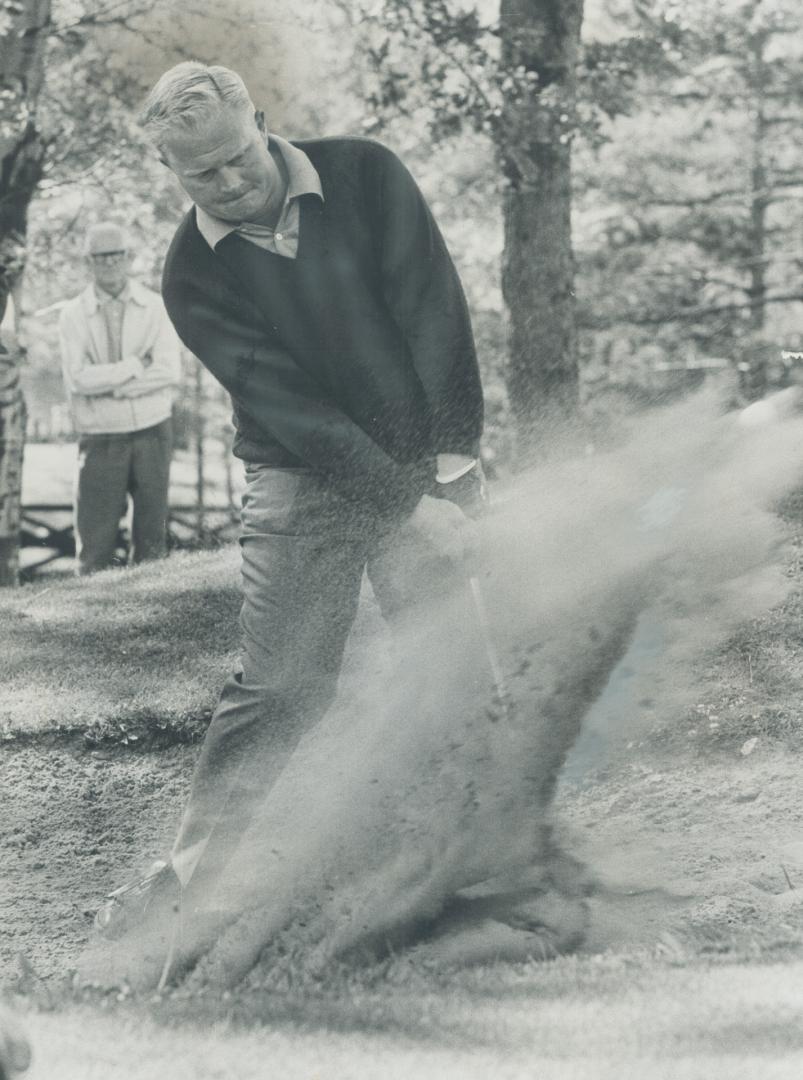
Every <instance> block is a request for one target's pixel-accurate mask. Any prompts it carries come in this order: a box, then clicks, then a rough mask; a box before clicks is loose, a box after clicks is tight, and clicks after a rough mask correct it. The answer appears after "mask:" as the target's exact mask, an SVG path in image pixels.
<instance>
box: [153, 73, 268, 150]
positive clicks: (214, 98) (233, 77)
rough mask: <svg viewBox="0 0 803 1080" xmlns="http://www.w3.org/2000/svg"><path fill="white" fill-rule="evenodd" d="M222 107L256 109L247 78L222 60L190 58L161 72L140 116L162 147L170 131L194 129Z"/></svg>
mask: <svg viewBox="0 0 803 1080" xmlns="http://www.w3.org/2000/svg"><path fill="white" fill-rule="evenodd" d="M221 109H232V110H235V111H242V112H246V111H248V112H250V113H252V114H253V113H254V111H255V110H254V103H253V102H252V100H251V95H250V94H249V93H248V89H247V87H246V85H245V83H244V82H243V80H242V79H241V78H240V76H239V75H238V74H237V72H236V71H231V70H230V69H229V68H226V67H221V66H220V65H219V64H214V65H209V64H201V63H199V62H198V61H196V60H186V61H184V63H181V64H176V66H175V67H172V68H170V70H169V71H166V72H165V73H164V75H162V76H161V78H160V79H159V81H158V82H157V83H156V85H155V86H154V88H153V89H152V90H151V92H150V94H148V97H147V98H146V100H145V104H144V105H143V107H142V111H141V113H140V117H139V120H140V123H141V124H142V126H143V128H144V129H145V133H146V135H147V136H148V138H149V139H150V141H151V142H152V143H153V144H154V145H155V146H156V147H157V149H158V150H160V151H161V150H162V149H163V145H164V142H165V139H166V137H167V135H168V133H169V132H170V131H175V130H176V129H177V128H178V129H183V130H184V131H188V130H189V131H191V130H193V129H194V128H197V127H198V126H199V125H200V124H201V123H203V121H204V120H207V119H209V117H211V116H215V115H217V114H218V113H219V112H220V111H221Z"/></svg>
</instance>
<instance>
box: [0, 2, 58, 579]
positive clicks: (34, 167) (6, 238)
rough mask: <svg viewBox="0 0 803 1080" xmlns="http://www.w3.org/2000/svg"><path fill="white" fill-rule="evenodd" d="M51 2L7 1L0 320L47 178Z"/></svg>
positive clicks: (6, 429) (9, 489)
mask: <svg viewBox="0 0 803 1080" xmlns="http://www.w3.org/2000/svg"><path fill="white" fill-rule="evenodd" d="M50 7H51V4H50V0H16V2H14V3H6V4H3V5H2V10H1V11H0V14H2V16H3V18H2V21H0V320H1V319H2V318H3V315H4V314H5V311H6V306H7V303H8V298H9V296H10V295H11V293H12V292H13V291H14V290H15V287H16V286H17V285H18V283H19V280H20V277H21V275H22V271H23V269H24V266H25V237H26V231H27V221H28V206H29V204H30V201H31V199H32V198H33V195H34V192H35V191H36V187H37V185H38V183H39V180H40V179H41V177H42V166H43V161H44V154H45V147H44V142H43V140H42V137H41V134H40V131H39V129H38V127H37V123H36V105H37V102H38V99H39V94H40V91H41V89H42V83H43V80H44V62H45V49H46V46H47V34H48V32H49V30H50ZM20 358H21V352H20V350H19V349H18V348H17V347H16V343H14V344H13V345H11V346H10V347H8V346H7V345H3V346H2V351H1V352H0V585H14V584H16V583H17V580H18V565H19V527H20V491H21V481H22V455H23V450H24V441H25V403H24V400H23V397H22V392H21V390H20V388H19V361H20Z"/></svg>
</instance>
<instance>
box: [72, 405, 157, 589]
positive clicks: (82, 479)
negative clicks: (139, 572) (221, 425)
mask: <svg viewBox="0 0 803 1080" xmlns="http://www.w3.org/2000/svg"><path fill="white" fill-rule="evenodd" d="M172 449H173V426H172V420H170V419H169V418H168V419H167V420H164V421H162V423H161V424H155V425H154V426H153V427H149V428H143V429H142V430H141V431H132V432H123V433H119V434H118V433H115V434H111V435H82V436H81V438H80V441H79V443H78V479H77V483H76V492H75V538H76V554H77V556H78V573H79V574H91V573H94V572H95V571H96V570H103V569H105V568H106V567H108V566H110V565H111V563H112V559H113V557H114V552H115V548H116V543H117V532H118V528H119V525H120V518H121V517H122V515H123V514H124V513H125V510H126V498H127V496H128V495H130V496H131V499H132V503H133V520H132V527H131V539H132V553H131V555H132V560H133V562H135V563H138V562H142V561H143V560H144V559H158V558H162V557H163V556H164V555H165V553H166V550H167V546H166V533H167V493H168V484H169V478H170V456H171V453H172Z"/></svg>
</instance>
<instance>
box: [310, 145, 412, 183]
mask: <svg viewBox="0 0 803 1080" xmlns="http://www.w3.org/2000/svg"><path fill="white" fill-rule="evenodd" d="M292 141H293V145H294V146H296V147H298V149H299V150H303V151H304V153H305V154H306V155H307V157H308V158H309V159H310V161H311V162H312V164H313V165H314V166H315V168H316V169H317V170H318V171H319V172H321V173H332V174H334V175H337V174H338V173H342V174H349V173H350V174H352V175H354V174H357V175H365V174H366V173H376V174H384V173H386V172H393V171H396V170H404V165H403V164H402V162H401V160H400V159H399V157H398V156H397V155H396V154H395V153H394V152H393V151H392V150H391V149H390V147H388V146H385V144H384V143H381V142H379V141H378V140H377V139H371V138H368V137H367V136H365V135H330V136H327V137H325V138H322V139H294V140H292Z"/></svg>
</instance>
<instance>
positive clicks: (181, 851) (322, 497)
mask: <svg viewBox="0 0 803 1080" xmlns="http://www.w3.org/2000/svg"><path fill="white" fill-rule="evenodd" d="M246 476H247V486H246V490H245V494H244V497H243V512H242V536H241V541H240V543H241V547H242V560H243V561H242V574H243V594H244V597H243V606H242V613H241V627H242V632H243V653H242V671H241V672H238V673H237V674H236V675H232V676H231V677H230V678H229V679H228V680H227V682H226V684H225V686H224V688H223V692H222V694H221V697H220V702H219V704H218V708H217V710H216V712H215V715H214V716H213V718H212V722H211V724H210V726H209V729H208V731H207V735H206V739H205V741H204V744H203V747H202V750H201V754H200V758H199V761H198V764H197V766H196V771H195V775H194V777H193V783H192V789H191V793H190V799H189V802H188V804H187V807H186V809H185V814H184V818H183V821H182V824H181V827H180V830H179V834H178V837H177V839H176V842H175V845H174V848H173V854H172V861H173V866H174V869H175V871H176V873H177V875H178V877H179V878H180V880H181V881H182V883H183V884H184V885H186V884H187V883H188V882H189V880H190V878H191V877H192V876H193V874H194V873H195V872H196V867H198V869H199V870H200V871H201V873H200V878H199V879H196V881H194V882H193V886H194V887H195V886H196V885H198V883H199V881H201V882H202V881H203V878H204V873H203V867H204V865H207V866H209V867H210V868H211V867H214V866H219V865H220V863H221V862H225V861H226V856H227V854H230V853H231V850H232V847H233V845H234V844H235V843H236V841H237V838H238V836H239V835H241V834H242V831H243V829H244V828H245V826H246V825H247V823H248V820H249V818H250V813H251V811H252V810H253V807H254V803H255V801H256V800H258V799H261V798H264V796H265V795H267V793H268V792H269V791H270V789H271V787H272V786H273V784H274V782H275V781H276V780H277V779H278V776H279V774H280V772H281V771H282V769H283V768H284V766H285V764H286V763H287V761H288V759H289V757H290V755H291V754H292V752H293V751H294V749H295V748H296V746H297V744H298V742H299V741H300V739H301V737H302V736H303V735H304V734H305V732H307V731H309V730H310V728H311V727H312V726H313V725H314V724H315V723H316V722H317V721H319V720H320V719H321V717H322V716H323V714H324V713H325V711H326V710H327V709H328V707H329V706H330V705H331V704H332V702H333V699H334V697H335V693H336V689H337V679H338V674H339V672H340V666H341V663H342V659H343V653H344V649H345V645H346V639H347V637H348V634H349V631H350V630H351V626H352V623H353V622H354V618H355V616H356V613H357V606H358V602H359V596H360V585H361V581H362V576H363V571H364V570H366V569H367V572H368V576H369V579H370V581H371V585H372V587H373V590H374V594H375V596H376V599H377V601H378V603H379V606H380V610H381V612H382V615H383V617H384V618H385V619H386V620H387V621H388V622H389V623H390V625H391V628H392V629H395V630H396V631H397V632H398V636H399V637H402V636H405V637H406V639H407V640H408V641H409V638H410V636H411V635H409V634H408V635H403V631H404V628H405V626H406V622H407V620H408V619H411V618H415V619H416V633H415V635H414V638H415V650H416V652H418V651H419V650H420V661H421V662H420V663H419V662H417V661H416V658H415V657H414V656H409V655H408V656H407V657H406V658H405V659H406V663H407V665H408V668H409V670H412V671H419V672H422V674H421V676H420V677H421V678H425V677H426V676H425V674H423V673H424V672H426V671H427V669H431V668H432V667H433V665H432V663H431V661H430V660H428V658H429V657H431V656H438V657H439V659H440V661H441V663H442V664H443V665H444V666H445V667H448V669H449V670H450V671H453V670H454V668H455V666H459V668H460V670H461V672H462V673H463V677H462V678H461V688H462V692H463V693H464V695H465V698H464V701H463V702H462V704H463V705H465V706H466V707H468V706H469V705H470V704H475V703H476V702H477V701H478V700H482V699H484V698H485V697H486V696H487V694H488V693H489V691H490V687H491V684H492V679H491V675H490V672H489V670H488V664H487V659H486V657H485V653H484V650H483V646H482V638H481V634H480V630H479V628H478V626H477V620H476V618H475V617H474V612H473V608H472V602H471V596H470V591H469V589H468V586H467V582H466V579H465V577H464V576H463V575H462V574H461V573H460V572H459V571H458V570H457V569H456V568H455V567H454V565H453V564H452V563H451V562H449V561H447V560H444V559H442V558H440V557H438V556H437V555H436V553H435V552H434V551H432V550H426V549H425V547H424V545H423V544H422V541H421V540H420V538H419V537H417V536H416V535H415V534H413V533H412V530H409V529H405V527H404V526H402V527H400V528H398V529H397V530H394V531H390V532H388V531H387V530H384V531H383V530H380V529H378V528H377V525H376V523H375V522H372V521H370V520H369V519H368V518H367V517H365V518H364V519H360V518H359V517H356V518H355V511H354V507H353V506H352V505H351V504H347V503H346V502H345V500H343V499H342V498H341V497H340V496H338V495H337V494H336V493H335V492H333V491H332V490H331V489H330V488H328V486H327V485H326V484H325V482H324V481H322V480H321V479H319V478H318V477H317V476H316V475H315V474H314V473H312V472H309V471H307V470H303V469H276V468H271V467H269V466H260V465H249V466H248V467H247V470H246ZM433 601H436V602H437V601H440V603H438V609H439V611H440V612H441V613H442V612H443V609H444V606H445V607H447V608H448V610H449V613H450V614H449V617H448V618H446V619H444V618H443V617H440V618H438V619H436V620H431V619H427V618H426V617H425V618H422V619H420V620H419V619H418V618H417V614H418V611H419V610H420V608H421V607H422V606H426V605H429V604H430V603H432V602H433ZM419 626H420V627H421V629H420V630H419V629H418V628H419ZM442 670H443V669H440V670H435V671H433V672H432V677H433V678H436V679H438V680H440V679H441V678H442V677H443V676H442ZM438 696H439V697H440V696H441V695H440V691H439V694H438ZM458 707H460V706H459V705H458ZM205 852H206V853H207V854H206V857H204V855H205ZM199 863H200V866H199ZM198 887H201V886H198Z"/></svg>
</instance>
